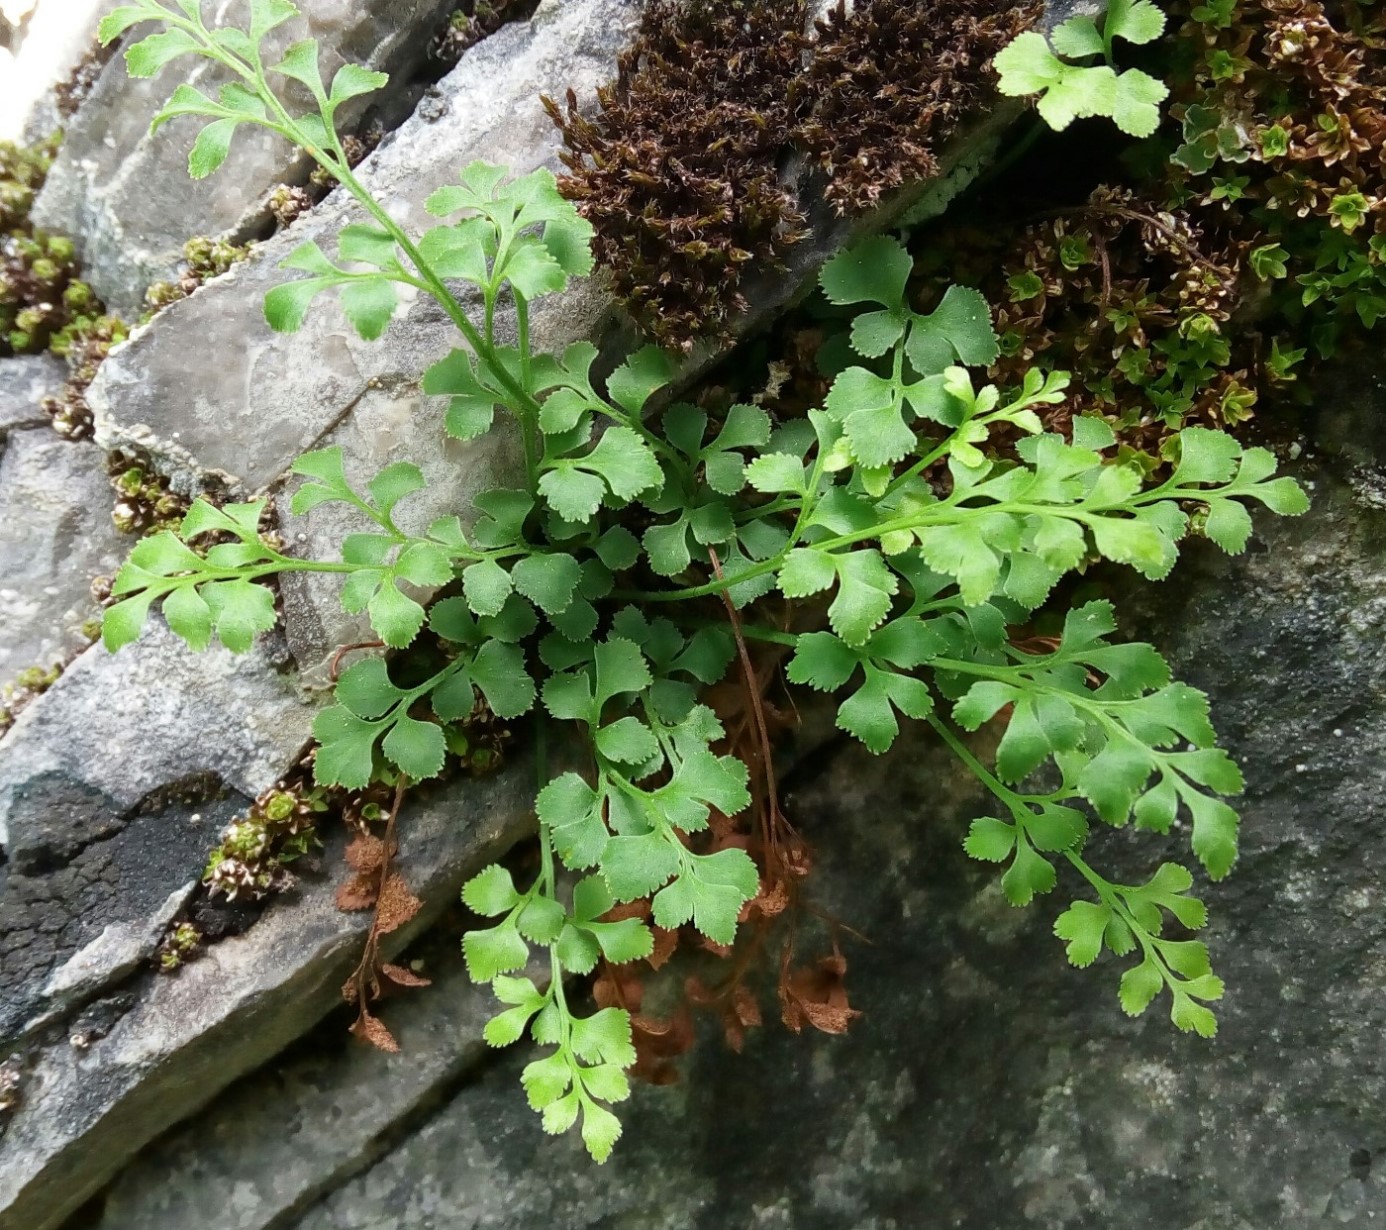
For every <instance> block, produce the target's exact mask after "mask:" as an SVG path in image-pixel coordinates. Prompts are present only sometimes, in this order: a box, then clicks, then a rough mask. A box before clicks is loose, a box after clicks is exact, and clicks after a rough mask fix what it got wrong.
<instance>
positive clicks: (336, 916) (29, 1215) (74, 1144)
mask: <svg viewBox="0 0 1386 1230" xmlns="http://www.w3.org/2000/svg"><path fill="white" fill-rule="evenodd" d="M532 805H533V766H532V765H531V764H529V763H527V762H526V761H524V760H518V761H517V762H516V763H515V764H513V765H512V766H511V767H509V768H507V769H506V770H504V771H502V772H501V773H500V774H498V775H496V776H495V777H492V778H488V779H485V780H482V781H479V782H463V783H461V784H459V785H456V786H454V787H452V788H450V789H441V790H437V791H435V792H433V793H432V794H431V795H429V796H423V797H420V798H419V799H418V800H417V801H416V802H415V803H414V804H413V805H412V806H411V807H409V808H408V809H406V811H405V813H404V815H403V816H402V817H401V823H400V855H399V864H398V865H399V869H400V870H401V872H402V873H403V874H404V875H405V877H406V879H407V880H408V882H409V884H410V886H411V887H412V888H413V889H414V891H415V892H416V893H418V894H419V895H420V896H421V897H422V898H423V901H424V907H423V909H422V910H421V911H420V913H419V914H418V916H417V917H416V918H415V919H414V920H413V921H412V922H411V923H409V924H407V925H406V926H405V927H402V928H401V929H400V930H399V931H396V932H394V933H392V934H391V935H390V936H389V937H388V939H387V941H386V942H385V943H384V944H383V945H382V948H383V949H384V950H385V951H386V953H387V955H388V954H390V953H393V952H397V951H398V950H399V949H400V947H402V946H403V945H404V944H405V943H407V942H408V941H409V939H410V938H412V937H413V936H415V935H417V934H418V933H419V932H420V931H421V930H423V929H424V928H425V927H427V926H428V925H429V924H430V923H431V922H433V921H434V920H435V919H436V918H437V916H438V914H439V912H440V911H441V910H443V909H444V908H446V906H447V905H448V903H450V902H452V901H454V900H456V897H457V893H458V892H459V891H460V889H461V886H462V884H463V882H464V881H465V880H466V879H467V877H468V876H469V875H471V874H472V873H473V872H474V871H475V870H476V869H477V868H479V867H480V866H481V865H482V864H484V863H485V862H486V861H488V860H489V859H491V858H493V857H495V855H496V854H498V853H499V852H500V851H502V850H504V849H506V848H507V847H509V846H510V845H512V844H513V843H514V842H515V841H516V840H517V839H518V838H519V837H520V836H522V835H523V834H524V833H526V832H528V831H530V830H531V826H532V816H531V808H532ZM341 844H342V838H341V835H338V836H337V838H336V840H334V841H332V842H330V843H329V850H328V859H327V861H328V864H329V865H331V866H340V865H341V857H340V855H341ZM334 893H335V886H334V885H333V884H332V883H330V882H328V881H327V880H317V881H315V882H312V883H307V882H305V883H304V884H303V887H302V890H301V892H299V893H298V894H295V895H294V896H292V897H290V898H288V899H284V900H281V901H279V902H277V903H276V904H274V905H273V906H272V907H271V908H270V910H269V911H268V912H267V914H266V915H265V916H264V917H263V918H262V919H261V920H260V921H259V922H257V923H256V925H255V926H254V927H253V928H251V929H250V931H248V932H246V933H245V934H243V935H239V936H235V937H231V938H228V939H224V940H221V941H219V942H218V943H217V944H215V945H212V946H211V947H210V948H209V949H208V950H207V952H206V954H205V955H203V956H202V957H200V958H199V959H198V960H196V961H193V962H192V963H191V964H189V965H188V966H186V967H185V968H184V969H183V970H182V971H181V972H180V973H179V975H178V976H177V977H174V978H159V977H158V976H157V975H150V976H149V977H150V979H151V980H152V983H153V985H151V986H147V987H145V988H144V989H143V992H142V993H141V994H140V995H139V996H138V997H137V998H136V999H135V1002H134V1004H133V1006H132V1007H131V1008H130V1009H129V1011H128V1012H126V1013H125V1014H124V1015H123V1016H122V1017H120V1019H119V1020H118V1021H117V1022H116V1023H115V1024H114V1026H113V1027H112V1028H111V1029H110V1031H109V1032H108V1033H107V1034H106V1035H105V1036H104V1037H102V1038H101V1039H99V1040H97V1041H96V1042H94V1043H93V1044H92V1045H91V1046H90V1047H88V1048H86V1049H76V1048H73V1047H71V1046H69V1045H67V1044H66V1043H65V1042H59V1043H58V1044H56V1045H53V1046H49V1047H47V1048H45V1049H44V1050H42V1051H41V1052H40V1053H38V1054H37V1055H35V1056H33V1057H31V1059H30V1064H29V1068H28V1070H27V1072H26V1074H25V1082H24V1090H25V1096H24V1100H23V1101H22V1102H21V1104H20V1106H19V1108H18V1110H17V1112H16V1113H15V1115H14V1117H13V1119H12V1120H11V1121H10V1124H9V1127H8V1130H7V1131H6V1132H5V1134H4V1136H3V1137H0V1227H3V1228H4V1230H56V1228H57V1227H59V1226H61V1225H62V1224H63V1222H64V1219H65V1218H67V1217H68V1215H69V1214H71V1213H72V1212H73V1211H74V1210H75V1209H77V1208H78V1207H80V1206H81V1205H82V1204H83V1203H84V1202H85V1201H86V1200H87V1199H88V1198H89V1197H90V1196H92V1195H93V1194H94V1193H96V1192H97V1191H99V1190H100V1188H101V1187H102V1186H103V1185H104V1184H105V1183H107V1182H108V1181H109V1180H110V1179H111V1178H112V1176H114V1175H115V1174H116V1173H117V1172H118V1171H119V1170H120V1168H121V1167H122V1166H123V1165H125V1164H126V1163H127V1162H129V1161H130V1160H131V1159H132V1158H133V1157H134V1156H135V1155H136V1154H137V1153H138V1152H139V1151H140V1150H141V1149H142V1148H143V1147H144V1146H145V1145H147V1144H148V1143H149V1142H150V1141H151V1140H153V1139H154V1138H155V1137H156V1136H158V1135H159V1134H160V1133H162V1132H163V1131H165V1130H166V1129H167V1128H168V1127H170V1126H171V1125H172V1124H174V1123H176V1122H178V1121H179V1120H180V1119H182V1118H184V1117H186V1116H188V1115H190V1114H192V1113H193V1112H194V1111H196V1110H197V1109H198V1108H200V1107H202V1106H204V1105H205V1104H206V1103H207V1102H209V1101H210V1100H212V1099H213V1098H215V1097H216V1096H217V1095H218V1094H219V1093H220V1092H221V1091H222V1090H223V1089H225V1088H226V1087H227V1086H228V1085H230V1084H232V1083H233V1082H235V1081H236V1080H238V1079H239V1078H240V1077H242V1076H243V1075H244V1074H245V1073H246V1072H249V1071H251V1070H253V1069H255V1068H257V1067H259V1066H260V1065H261V1064H263V1063H264V1062H265V1061H267V1060H268V1059H270V1058H271V1057H273V1056H274V1055H276V1054H278V1053H279V1052H280V1051H281V1050H283V1049H284V1048H285V1047H286V1046H288V1045H289V1044H290V1043H291V1042H292V1041H293V1040H294V1039H296V1038H298V1037H299V1036H301V1035H302V1034H303V1033H304V1032H306V1031H307V1030H308V1029H309V1028H311V1027H312V1025H314V1024H315V1023H316V1022H317V1021H318V1020H320V1019H321V1018H322V1017H323V1016H324V1015H325V1014H326V1013H328V1012H329V1011H331V1009H332V1008H333V1007H334V1006H335V1005H337V1004H339V1003H340V1002H341V1000H340V987H341V984H342V982H343V980H344V979H345V978H346V976H347V974H348V973H349V972H350V970H351V968H352V966H353V965H354V963H355V961H356V959H357V958H358V957H359V954H360V950H361V943H362V940H363V937H364V934H365V930H366V928H367V926H368V925H369V914H361V913H355V914H344V913H342V912H341V911H339V910H338V909H337V908H336V904H335V901H334Z"/></svg>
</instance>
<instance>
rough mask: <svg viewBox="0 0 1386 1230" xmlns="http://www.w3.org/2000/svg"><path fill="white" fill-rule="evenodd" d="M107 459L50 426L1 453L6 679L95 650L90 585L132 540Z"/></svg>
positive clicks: (1, 652)
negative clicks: (87, 630) (119, 521)
mask: <svg viewBox="0 0 1386 1230" xmlns="http://www.w3.org/2000/svg"><path fill="white" fill-rule="evenodd" d="M113 503H114V497H113V496H112V494H111V484H110V480H109V479H108V478H107V476H106V455H105V453H103V452H102V451H101V449H99V448H97V447H96V445H94V444H92V443H90V442H89V441H72V440H64V439H63V438H62V437H61V436H59V435H57V434H56V433H55V432H54V431H53V430H52V429H51V428H50V427H47V426H42V427H33V428H30V429H28V430H24V431H15V432H12V433H11V434H10V435H9V437H8V439H7V440H6V442H5V444H4V452H3V455H0V682H7V681H9V680H10V679H11V678H12V677H13V676H14V675H15V674H17V673H18V672H19V671H21V670H23V669H25V668H26V667H29V666H51V665H52V664H53V663H54V662H55V661H59V660H61V659H63V658H65V657H67V656H68V654H69V653H71V652H72V651H73V650H74V649H76V648H79V647H80V646H81V645H83V644H85V643H86V638H84V637H83V636H82V632H81V626H82V624H83V623H84V622H85V621H87V620H89V619H91V618H93V617H94V616H95V615H97V614H98V613H99V608H98V607H97V605H96V602H95V601H94V600H93V598H92V596H91V582H92V580H93V579H94V578H95V577H97V576H103V575H104V576H109V575H110V574H111V573H113V572H114V571H115V570H116V569H117V568H118V567H119V566H120V562H121V560H123V559H124V558H125V555H126V553H127V552H128V551H129V549H130V545H131V541H132V540H131V539H130V538H128V537H127V536H125V535H123V534H121V533H120V532H119V531H118V530H117V529H116V528H115V525H114V524H113V523H112V521H111V506H112V504H113Z"/></svg>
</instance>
